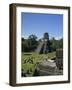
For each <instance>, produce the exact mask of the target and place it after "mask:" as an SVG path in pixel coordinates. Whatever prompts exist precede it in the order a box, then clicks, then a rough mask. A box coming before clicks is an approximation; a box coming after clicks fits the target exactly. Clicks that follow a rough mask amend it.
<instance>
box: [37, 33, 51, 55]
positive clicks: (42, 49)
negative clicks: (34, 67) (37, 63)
mask: <svg viewBox="0 0 72 90" xmlns="http://www.w3.org/2000/svg"><path fill="white" fill-rule="evenodd" d="M48 52H50V42H49V35H48V33H47V32H46V33H44V37H43V38H42V39H41V41H39V45H38V47H37V49H36V53H39V54H47V53H48Z"/></svg>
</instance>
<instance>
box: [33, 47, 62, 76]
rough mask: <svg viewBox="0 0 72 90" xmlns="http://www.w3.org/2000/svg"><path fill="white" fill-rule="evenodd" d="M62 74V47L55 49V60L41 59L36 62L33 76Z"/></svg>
mask: <svg viewBox="0 0 72 90" xmlns="http://www.w3.org/2000/svg"><path fill="white" fill-rule="evenodd" d="M35 75H36V76H46V75H47V76H48V75H63V49H57V50H56V59H55V60H49V59H46V60H42V61H41V62H39V63H37V65H36V70H35V74H34V76H35Z"/></svg>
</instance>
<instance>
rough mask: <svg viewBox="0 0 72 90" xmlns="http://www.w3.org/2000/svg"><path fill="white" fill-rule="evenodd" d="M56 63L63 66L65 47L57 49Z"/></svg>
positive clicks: (60, 66)
mask: <svg viewBox="0 0 72 90" xmlns="http://www.w3.org/2000/svg"><path fill="white" fill-rule="evenodd" d="M56 65H57V67H58V68H59V69H62V68H63V49H57V50H56Z"/></svg>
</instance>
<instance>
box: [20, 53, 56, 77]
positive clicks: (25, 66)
mask: <svg viewBox="0 0 72 90" xmlns="http://www.w3.org/2000/svg"><path fill="white" fill-rule="evenodd" d="M55 56H56V52H51V53H48V54H36V53H30V52H29V53H22V59H21V60H22V65H21V69H22V72H25V73H27V75H28V76H33V73H34V70H35V66H36V63H37V62H39V61H41V60H45V59H52V58H54V57H55Z"/></svg>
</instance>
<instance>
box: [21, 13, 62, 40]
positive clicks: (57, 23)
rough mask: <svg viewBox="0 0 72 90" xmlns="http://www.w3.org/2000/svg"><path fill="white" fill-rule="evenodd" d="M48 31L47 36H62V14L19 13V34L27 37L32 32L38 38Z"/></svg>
mask: <svg viewBox="0 0 72 90" xmlns="http://www.w3.org/2000/svg"><path fill="white" fill-rule="evenodd" d="M45 32H48V34H49V38H50V39H51V38H52V37H54V38H55V39H60V38H62V37H63V15H62V14H40V13H25V12H22V13H21V36H22V37H24V38H25V39H27V38H28V37H29V35H31V34H34V35H36V36H37V37H38V39H40V38H43V35H44V33H45Z"/></svg>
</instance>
